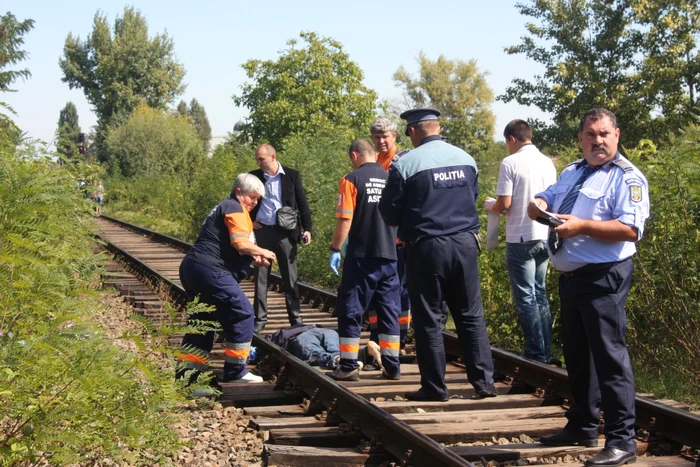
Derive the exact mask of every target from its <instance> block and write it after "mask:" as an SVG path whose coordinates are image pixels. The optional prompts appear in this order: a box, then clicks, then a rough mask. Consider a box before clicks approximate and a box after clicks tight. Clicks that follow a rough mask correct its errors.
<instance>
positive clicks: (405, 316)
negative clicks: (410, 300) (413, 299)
mask: <svg viewBox="0 0 700 467" xmlns="http://www.w3.org/2000/svg"><path fill="white" fill-rule="evenodd" d="M410 325H411V310H406V311H402V312H401V314H400V315H399V327H400V328H401V330H402V331H407V330H408V328H409V327H410Z"/></svg>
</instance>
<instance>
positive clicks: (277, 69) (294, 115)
mask: <svg viewBox="0 0 700 467" xmlns="http://www.w3.org/2000/svg"><path fill="white" fill-rule="evenodd" d="M299 37H300V38H301V45H302V47H301V48H298V47H297V46H298V45H300V44H299V42H300V41H298V40H296V39H291V40H289V41H288V42H287V45H288V46H289V48H288V49H286V50H283V51H281V52H280V56H279V58H278V59H277V60H249V61H247V62H246V63H244V64H243V69H244V70H245V71H246V75H247V77H248V79H251V80H252V82H249V83H245V84H243V85H242V86H241V88H242V91H241V94H240V95H236V96H233V101H234V103H235V104H236V105H237V106H239V107H246V108H247V109H248V110H250V117H249V118H248V120H247V121H246V124H245V125H244V126H243V129H242V136H243V138H244V139H250V140H252V141H253V142H254V143H256V144H257V143H261V142H268V143H270V144H272V145H273V146H275V148H277V149H278V150H282V149H284V140H285V138H288V137H290V136H293V135H295V134H310V133H313V132H323V131H325V130H327V129H329V128H335V129H337V130H341V129H348V128H352V129H356V128H362V127H363V126H364V125H367V122H369V121H370V120H371V119H372V116H373V110H374V107H375V101H376V100H377V94H376V93H375V92H374V91H372V90H371V89H368V88H367V87H365V86H364V85H363V84H362V80H363V77H364V75H363V73H362V70H361V69H360V67H359V66H358V65H357V64H356V63H355V62H353V61H352V60H350V57H349V55H348V54H347V53H346V52H345V51H344V50H343V47H342V45H341V44H340V43H339V42H337V41H335V40H333V39H330V38H325V37H319V36H318V35H317V34H316V33H313V32H302V33H301V34H300V35H299Z"/></svg>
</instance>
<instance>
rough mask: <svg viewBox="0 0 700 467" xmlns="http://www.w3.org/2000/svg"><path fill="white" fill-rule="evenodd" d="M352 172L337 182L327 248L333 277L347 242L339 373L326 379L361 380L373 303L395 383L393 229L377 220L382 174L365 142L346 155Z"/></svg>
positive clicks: (397, 302)
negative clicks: (365, 323) (365, 321)
mask: <svg viewBox="0 0 700 467" xmlns="http://www.w3.org/2000/svg"><path fill="white" fill-rule="evenodd" d="M348 154H349V156H350V161H351V162H352V166H353V167H354V168H355V170H354V171H353V172H351V173H349V174H348V175H346V176H345V177H343V178H342V180H341V181H340V185H339V187H338V204H337V207H336V218H337V222H336V225H335V232H334V234H333V243H332V244H331V257H330V266H331V269H332V270H333V272H335V273H336V274H338V268H339V267H340V259H341V258H340V256H341V254H340V251H341V247H342V246H343V242H345V238H346V237H347V238H348V246H347V250H346V257H345V261H344V263H343V278H342V281H341V284H340V289H339V291H338V299H337V303H336V309H335V312H336V314H337V315H338V334H339V335H340V367H339V368H336V369H335V370H334V371H333V372H331V373H328V375H329V376H330V377H331V378H333V379H335V380H338V381H357V380H358V379H359V378H360V365H359V364H358V361H357V359H358V353H359V351H360V334H361V332H362V317H363V316H364V314H365V311H367V309H368V307H369V305H370V303H372V304H373V305H374V307H375V309H376V312H377V331H378V333H379V335H378V337H379V347H380V349H381V351H380V353H381V361H382V366H383V368H384V370H383V371H382V376H383V377H384V378H387V379H391V380H397V379H400V377H401V368H400V366H399V352H400V344H399V312H400V296H399V277H398V273H397V270H396V247H395V242H396V228H394V227H390V226H389V225H387V224H386V223H385V222H384V221H383V220H382V218H381V215H380V214H379V200H380V199H381V197H382V191H383V190H384V186H385V184H386V180H387V176H388V175H387V173H386V171H385V170H384V169H382V167H381V166H380V165H379V164H378V163H377V162H376V160H377V155H376V153H375V151H374V147H373V146H372V144H370V143H369V141H365V140H356V141H353V143H352V144H351V145H350V148H349V150H348Z"/></svg>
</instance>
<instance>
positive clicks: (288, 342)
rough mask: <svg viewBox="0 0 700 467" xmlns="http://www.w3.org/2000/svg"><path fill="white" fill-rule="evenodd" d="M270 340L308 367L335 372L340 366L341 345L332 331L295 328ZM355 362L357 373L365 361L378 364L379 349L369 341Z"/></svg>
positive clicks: (310, 325) (281, 332)
mask: <svg viewBox="0 0 700 467" xmlns="http://www.w3.org/2000/svg"><path fill="white" fill-rule="evenodd" d="M270 340H272V342H274V343H275V344H277V345H279V346H280V347H282V348H284V349H286V350H288V351H289V352H291V353H292V354H293V355H294V356H295V357H297V358H298V359H300V360H304V361H305V362H308V363H309V364H310V365H314V366H317V365H318V366H320V367H321V368H326V369H329V370H335V369H336V368H338V366H339V365H340V348H339V347H340V346H339V344H340V343H339V338H338V333H337V332H336V331H335V330H333V329H326V328H322V327H318V326H316V325H314V324H309V325H304V324H301V325H294V326H292V327H291V328H286V329H280V330H279V331H277V332H275V333H274V334H273V335H272V336H271V337H270ZM357 360H358V364H359V366H360V369H362V367H363V366H364V365H365V363H366V362H367V361H368V360H376V361H378V362H381V355H380V350H379V345H378V344H377V343H376V342H372V341H369V342H368V345H366V346H362V347H361V348H360V351H359V352H358V357H357ZM380 364H381V363H380Z"/></svg>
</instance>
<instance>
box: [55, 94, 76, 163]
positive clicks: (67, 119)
mask: <svg viewBox="0 0 700 467" xmlns="http://www.w3.org/2000/svg"><path fill="white" fill-rule="evenodd" d="M79 134H80V124H79V123H78V110H77V109H76V108H75V104H73V103H72V102H68V103H67V104H66V106H65V107H64V108H63V109H62V110H61V112H60V113H59V116H58V129H57V130H56V151H57V152H58V153H59V154H62V155H63V156H65V157H66V158H67V159H76V158H77V157H78V156H79V152H78V135H79Z"/></svg>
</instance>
